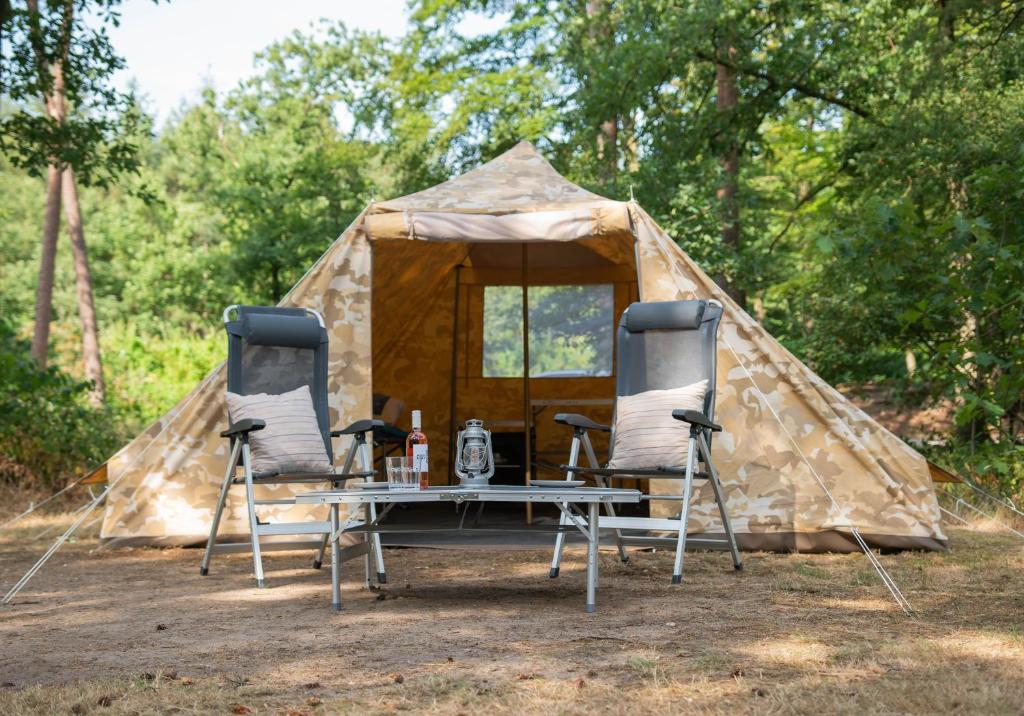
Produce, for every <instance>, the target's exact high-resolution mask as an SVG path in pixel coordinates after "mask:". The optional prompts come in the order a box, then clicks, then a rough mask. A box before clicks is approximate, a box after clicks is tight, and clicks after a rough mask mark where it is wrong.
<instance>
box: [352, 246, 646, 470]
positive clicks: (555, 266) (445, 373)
mask: <svg viewBox="0 0 1024 716" xmlns="http://www.w3.org/2000/svg"><path fill="white" fill-rule="evenodd" d="M593 241H594V240H593V239H589V240H587V241H585V242H575V241H565V242H558V241H547V242H544V243H539V242H519V243H513V242H478V243H462V242H427V241H400V242H399V241H394V242H392V241H377V242H374V243H373V250H374V256H373V265H374V268H373V284H372V285H373V298H372V320H373V392H374V393H375V394H384V395H388V396H393V397H396V398H399V399H400V400H402V401H403V402H404V403H405V404H406V406H407V407H408V408H410V409H412V408H416V409H420V410H422V411H423V423H424V431H425V432H426V433H427V435H428V437H429V438H430V441H431V466H430V467H431V484H435V485H443V484H449V483H450V482H451V481H453V480H454V473H453V471H452V466H453V456H452V453H453V450H454V441H455V435H456V432H457V430H458V427H459V425H460V424H461V423H462V422H463V421H465V420H466V419H467V418H480V419H482V420H484V422H485V424H486V425H487V426H488V427H489V428H490V429H491V430H492V431H493V432H494V433H495V443H496V447H497V449H498V450H499V452H501V451H502V450H504V454H503V455H502V460H503V462H504V463H505V465H504V467H500V468H499V469H498V471H497V473H496V475H495V477H494V478H493V481H494V482H496V483H498V482H500V483H504V484H523V482H524V481H525V480H526V479H528V476H530V475H532V476H534V477H543V478H548V479H552V478H557V477H558V476H559V473H558V472H557V466H558V464H560V463H562V462H565V459H566V454H565V452H566V450H567V445H568V436H567V435H566V431H565V429H564V428H561V427H560V426H558V425H556V424H555V423H554V422H553V420H552V416H553V415H554V414H555V413H556V412H566V411H579V412H585V413H587V414H589V415H592V416H593V417H594V418H595V419H597V420H605V421H610V420H611V417H612V409H613V403H614V397H615V362H614V356H615V350H614V348H615V345H614V340H615V324H616V321H617V320H618V317H619V315H621V314H622V312H623V311H624V310H625V309H626V307H627V306H628V305H629V303H630V302H632V301H635V300H637V298H638V288H637V274H636V266H635V263H633V259H632V257H633V254H632V252H628V253H627V252H618V253H619V255H620V256H625V257H628V262H622V263H616V262H615V261H614V260H612V259H611V258H609V254H612V251H610V250H609V248H608V247H607V246H605V247H601V249H599V250H598V251H595V250H594V248H592V247H591V246H588V245H586V244H588V243H590V242H593ZM527 366H529V377H528V378H527V377H526V375H527ZM408 421H409V415H408V411H406V413H405V414H404V415H403V416H402V419H401V420H400V422H399V425H400V427H403V428H408ZM596 437H597V438H598V441H600V440H603V439H605V438H604V436H596ZM517 446H521V447H519V449H517ZM597 448H598V450H599V451H600V450H604V449H606V445H605V444H603V443H599V444H598V445H597ZM527 456H528V458H529V459H527Z"/></svg>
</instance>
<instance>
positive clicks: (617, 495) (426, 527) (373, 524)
mask: <svg viewBox="0 0 1024 716" xmlns="http://www.w3.org/2000/svg"><path fill="white" fill-rule="evenodd" d="M295 500H296V502H298V503H303V504H313V505H329V506H330V508H331V535H330V543H331V597H332V600H331V601H332V604H331V607H332V608H333V609H334V610H335V611H338V610H340V609H341V561H342V559H341V558H342V553H343V549H350V550H351V549H353V548H352V547H348V548H342V546H341V542H340V540H341V538H342V536H343V535H345V534H358V533H362V534H363V535H364V539H367V538H368V536H369V535H371V534H380V533H381V532H428V531H442V532H451V531H461V530H480V529H483V530H486V531H495V530H498V531H500V528H495V527H490V528H486V527H485V528H480V527H476V526H475V525H473V526H470V527H464V526H463V525H462V524H461V523H460V525H459V527H457V528H450V527H437V526H436V525H431V524H411V525H407V524H402V525H395V526H386V525H383V524H382V520H384V518H385V517H386V516H387V514H388V512H389V511H390V510H391V508H392V507H394V506H395V505H396V504H415V503H420V502H452V503H455V504H460V503H463V502H522V503H533V502H544V503H551V504H554V505H555V506H556V507H558V509H559V510H561V511H562V514H564V515H565V517H566V520H567V521H568V523H569V524H566V525H559V526H557V527H555V526H553V527H538V528H536V529H537V531H543V532H551V533H552V534H558V533H562V532H567V531H571V530H572V529H574V528H575V529H578V530H579V531H580V532H581V533H582V534H583V536H584V537H585V538H586V540H587V611H588V612H593V611H594V610H595V608H596V601H595V600H596V592H597V548H598V539H599V535H600V506H601V504H602V503H604V504H618V503H637V502H639V501H640V492H639V491H638V490H621V489H616V488H610V487H607V488H606V487H523V486H516V485H489V486H485V487H431V488H429V489H426V490H388V489H387V487H386V486H383V485H382V486H380V487H373V488H368V489H367V488H359V489H342V490H317V491H313V492H305V493H302V494H300V495H297V496H296V498H295ZM339 505H348V506H349V508H350V509H349V512H355V511H356V510H355V509H354V508H358V507H359V506H362V508H363V509H362V511H363V516H362V517H361V518H359V519H358V521H357V520H356V519H352V520H351V521H347V522H346V523H345V524H344V525H343V524H341V520H340V518H339V509H338V506H339ZM373 505H378V506H381V505H382V506H383V509H381V510H380V512H379V513H378V514H377V516H376V518H371V515H370V507H371V506H373ZM581 505H586V507H587V511H586V512H585V513H584V511H583V510H582V509H581V507H580V506H581ZM464 519H465V511H463V520H464ZM350 525H352V526H350ZM357 547H358V546H357ZM369 570H370V568H369V566H368V567H367V580H368V581H369V578H370V571H369Z"/></svg>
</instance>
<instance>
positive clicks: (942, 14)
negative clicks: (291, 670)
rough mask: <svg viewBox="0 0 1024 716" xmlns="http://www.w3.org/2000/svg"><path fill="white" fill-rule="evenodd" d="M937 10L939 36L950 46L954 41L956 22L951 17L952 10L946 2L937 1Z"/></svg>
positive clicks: (943, 0) (945, 0)
mask: <svg viewBox="0 0 1024 716" xmlns="http://www.w3.org/2000/svg"><path fill="white" fill-rule="evenodd" d="M937 4H938V8H939V35H940V36H941V37H942V39H943V40H944V41H945V42H947V43H949V44H952V43H953V42H954V41H955V40H956V20H955V19H954V17H953V12H952V9H951V8H950V7H949V3H948V2H947V0H938V3H937Z"/></svg>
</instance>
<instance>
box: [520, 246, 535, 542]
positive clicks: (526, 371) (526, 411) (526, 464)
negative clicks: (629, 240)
mask: <svg viewBox="0 0 1024 716" xmlns="http://www.w3.org/2000/svg"><path fill="white" fill-rule="evenodd" d="M528 245H529V244H526V243H525V242H524V243H523V266H522V269H523V282H522V287H523V449H524V450H525V452H524V454H523V468H524V469H523V477H524V479H525V484H526V485H529V484H530V480H531V479H532V477H533V475H532V472H533V465H532V464H531V462H530V423H531V420H530V418H531V415H530V287H529V286H528V285H527V283H526V272H527V259H528V254H527V246H528ZM526 524H528V525H532V524H533V504H532V503H530V502H527V503H526Z"/></svg>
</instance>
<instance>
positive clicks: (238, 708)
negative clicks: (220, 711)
mask: <svg viewBox="0 0 1024 716" xmlns="http://www.w3.org/2000/svg"><path fill="white" fill-rule="evenodd" d="M252 712H253V711H252V709H251V708H249V707H248V706H245V705H243V704H234V705H233V706H232V707H231V713H233V714H239V715H240V716H245V714H251V713H252Z"/></svg>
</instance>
